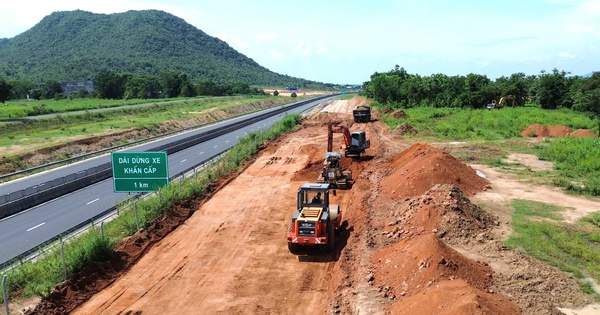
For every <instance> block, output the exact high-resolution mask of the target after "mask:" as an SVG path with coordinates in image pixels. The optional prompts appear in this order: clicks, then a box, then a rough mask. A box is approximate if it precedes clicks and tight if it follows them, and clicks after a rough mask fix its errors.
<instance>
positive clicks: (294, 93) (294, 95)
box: [290, 92, 298, 97]
mask: <svg viewBox="0 0 600 315" xmlns="http://www.w3.org/2000/svg"><path fill="white" fill-rule="evenodd" d="M290 96H291V97H297V96H298V95H296V92H292V94H291V95H290Z"/></svg>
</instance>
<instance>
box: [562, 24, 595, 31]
mask: <svg viewBox="0 0 600 315" xmlns="http://www.w3.org/2000/svg"><path fill="white" fill-rule="evenodd" d="M565 29H566V30H567V31H573V32H593V31H594V27H593V26H590V25H581V24H570V25H566V26H565Z"/></svg>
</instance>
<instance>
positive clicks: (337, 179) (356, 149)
mask: <svg viewBox="0 0 600 315" xmlns="http://www.w3.org/2000/svg"><path fill="white" fill-rule="evenodd" d="M334 133H341V134H342V135H343V136H344V139H343V145H344V146H345V152H344V154H345V155H346V156H357V157H358V158H360V154H361V153H363V152H365V149H367V148H369V146H370V142H369V140H368V139H367V138H366V135H365V132H364V131H355V132H352V133H350V131H349V130H348V128H346V127H344V126H335V127H334V125H333V123H329V124H328V126H327V152H326V153H325V161H323V170H322V171H321V174H320V175H319V177H318V178H317V183H329V185H330V186H331V187H333V188H340V189H348V188H350V185H351V184H352V171H350V170H342V167H341V165H340V162H341V160H342V155H341V154H340V153H338V152H333V134H334Z"/></svg>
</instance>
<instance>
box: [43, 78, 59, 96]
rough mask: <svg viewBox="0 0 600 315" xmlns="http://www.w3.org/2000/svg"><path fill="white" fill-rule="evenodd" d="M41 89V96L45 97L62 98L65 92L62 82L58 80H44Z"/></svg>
mask: <svg viewBox="0 0 600 315" xmlns="http://www.w3.org/2000/svg"><path fill="white" fill-rule="evenodd" d="M40 89H41V91H42V95H41V98H44V99H53V98H54V99H57V98H61V95H62V93H63V90H62V85H60V82H58V81H56V80H49V81H46V82H44V83H43V84H42V85H41V86H40Z"/></svg>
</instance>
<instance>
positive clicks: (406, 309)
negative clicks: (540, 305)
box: [392, 279, 521, 315]
mask: <svg viewBox="0 0 600 315" xmlns="http://www.w3.org/2000/svg"><path fill="white" fill-rule="evenodd" d="M392 314H447V315H463V314H471V315H483V314H521V311H520V310H519V308H518V307H517V306H516V305H515V304H514V303H511V302H510V301H509V300H508V299H507V298H505V297H503V296H500V295H498V294H490V293H487V292H485V291H482V290H479V289H477V288H474V287H472V286H469V284H468V283H466V282H465V281H464V280H462V279H457V280H452V281H449V280H442V281H440V282H438V283H434V284H432V285H431V286H428V287H427V288H425V289H423V294H422V295H413V296H410V297H408V298H406V299H404V300H402V301H400V302H398V303H396V304H395V305H394V306H393V307H392Z"/></svg>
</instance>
